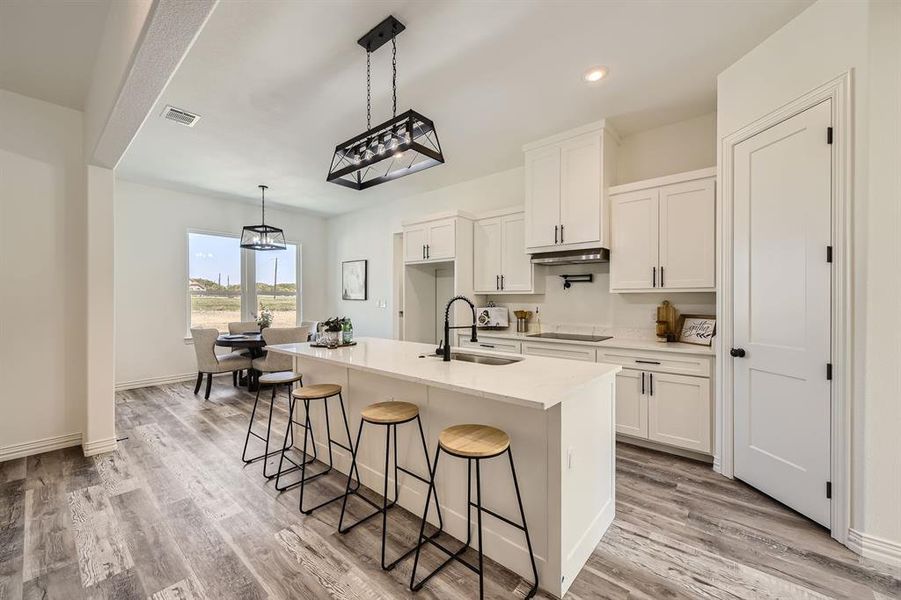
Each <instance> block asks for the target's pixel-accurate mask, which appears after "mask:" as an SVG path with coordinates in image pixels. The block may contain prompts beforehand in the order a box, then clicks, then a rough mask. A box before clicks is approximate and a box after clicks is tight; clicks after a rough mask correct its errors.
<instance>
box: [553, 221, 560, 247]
mask: <svg viewBox="0 0 901 600" xmlns="http://www.w3.org/2000/svg"><path fill="white" fill-rule="evenodd" d="M558 227H559V225H554V243H555V244H557V243H559V242H558V241H557V229H558Z"/></svg>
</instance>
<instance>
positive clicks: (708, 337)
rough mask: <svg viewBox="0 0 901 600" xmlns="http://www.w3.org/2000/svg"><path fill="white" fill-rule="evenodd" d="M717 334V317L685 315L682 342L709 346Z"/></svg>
mask: <svg viewBox="0 0 901 600" xmlns="http://www.w3.org/2000/svg"><path fill="white" fill-rule="evenodd" d="M715 334H716V317H714V316H708V315H683V316H682V334H681V336H680V338H679V341H680V342H685V343H686V344H696V345H698V346H709V345H711V343H712V342H713V336H714V335H715Z"/></svg>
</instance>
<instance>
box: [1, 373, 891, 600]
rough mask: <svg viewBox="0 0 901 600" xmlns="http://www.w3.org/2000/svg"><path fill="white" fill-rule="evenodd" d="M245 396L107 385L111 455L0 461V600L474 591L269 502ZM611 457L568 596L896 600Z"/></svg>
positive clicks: (773, 529) (718, 482)
mask: <svg viewBox="0 0 901 600" xmlns="http://www.w3.org/2000/svg"><path fill="white" fill-rule="evenodd" d="M283 404H284V400H282V405H283ZM251 405H252V396H250V395H249V394H247V393H246V392H243V391H240V390H237V389H234V388H232V387H231V386H230V385H226V383H225V380H224V379H222V380H221V382H220V381H217V385H216V386H214V395H213V396H212V397H211V399H210V401H209V402H204V401H203V400H202V398H201V397H195V396H194V395H193V394H192V385H191V384H190V383H185V384H175V385H169V386H162V387H155V388H145V389H140V390H132V391H128V392H122V393H120V394H118V401H117V409H118V410H117V421H118V432H119V435H120V436H127V438H128V439H127V440H124V441H123V442H121V443H120V445H119V450H118V451H117V452H115V453H112V454H108V455H104V456H99V457H93V458H85V457H83V456H82V455H81V451H80V449H77V448H72V449H69V450H62V451H57V452H49V453H46V454H42V455H39V456H33V457H29V458H27V459H19V460H12V461H8V462H5V463H0V600H6V599H16V600H18V599H20V598H27V599H31V598H51V599H55V598H61V599H62V598H64V599H67V600H68V599H80V598H84V599H95V598H116V599H119V598H152V599H153V600H169V599H173V600H174V599H182V600H188V599H198V598H202V599H209V600H220V599H228V598H241V599H252V598H266V597H269V598H303V599H312V598H349V599H364V598H365V599H374V598H410V597H416V598H422V599H437V598H442V599H444V598H472V597H474V593H475V591H476V590H477V589H478V588H477V586H476V585H475V584H476V582H475V579H474V577H473V575H472V574H471V573H470V572H469V571H467V570H466V569H465V568H463V567H461V566H458V565H452V566H451V567H450V568H448V569H447V570H446V571H445V572H444V573H443V574H442V575H440V576H439V577H437V578H436V579H435V580H433V582H431V583H430V585H429V586H428V587H427V588H426V589H424V590H423V591H421V592H419V593H418V594H416V595H415V596H414V595H413V594H411V593H410V592H409V591H408V590H407V582H408V581H409V569H410V561H406V562H404V563H402V564H401V565H400V566H399V567H398V568H397V569H396V570H395V571H392V572H390V573H386V572H383V571H382V570H381V569H380V568H379V566H378V561H379V558H378V557H379V529H378V527H377V525H378V524H379V521H378V520H372V521H370V522H369V523H368V524H367V525H364V526H361V527H358V528H357V529H354V530H353V531H352V532H350V533H349V534H347V535H340V534H338V533H336V531H335V523H336V522H337V519H338V510H339V508H340V507H339V506H336V505H332V506H330V507H328V508H326V509H323V510H321V511H319V512H316V513H315V514H314V515H312V516H309V517H304V516H302V515H301V514H300V513H299V512H298V510H297V491H296V490H294V491H289V492H286V493H284V494H278V493H277V492H276V491H275V490H274V489H273V485H272V483H271V482H269V483H267V482H266V480H265V479H264V478H263V477H262V476H261V475H260V468H261V465H260V464H259V463H257V464H254V465H251V466H248V467H245V466H243V463H241V461H240V458H239V457H240V452H241V449H242V446H243V443H244V431H245V427H246V424H247V419H248V416H249V413H250V407H251ZM276 421H277V422H278V423H279V424H282V423H284V414H283V412H282V413H279V414H278V415H277V419H276ZM617 454H618V456H617V497H616V498H617V503H616V510H617V516H616V520H615V521H614V523H613V525H612V526H611V528H610V530H609V531H608V532H607V534H606V536H605V537H604V539H603V541H602V542H601V544H600V545H599V546H598V548H597V550H595V552H594V554H593V555H592V557H591V559H590V560H589V562H588V564H587V565H586V567H585V569H584V570H583V571H582V573H581V574H580V576H579V577H578V579H577V580H576V581H575V582H574V584H573V586H572V589H571V590H570V593H569V594H568V596H567V597H568V598H574V599H583V600H587V599H589V598H613V599H625V598H647V599H659V598H667V599H680V598H718V599H720V598H755V599H757V598H853V599H855V600H863V599H874V600H886V599H888V598H901V581H899V579H898V578H897V577H898V576H899V572H898V570H893V569H890V568H888V567H885V566H881V565H879V564H876V563H873V562H869V561H866V560H862V559H860V558H858V557H857V556H856V555H854V554H853V553H851V552H850V551H849V550H847V549H845V548H843V547H842V546H840V545H838V544H836V543H834V542H832V541H831V540H830V539H829V537H828V535H827V533H826V532H825V531H824V530H823V529H821V528H820V527H818V526H815V525H813V524H812V523H811V522H809V521H807V520H806V519H804V518H802V517H800V516H798V515H797V514H795V513H793V512H792V511H790V510H787V509H785V508H784V507H782V506H781V505H779V504H777V503H776V502H773V501H772V500H770V499H769V498H767V497H765V496H763V495H761V494H760V493H758V492H756V491H754V490H752V489H751V488H749V487H747V486H745V485H743V484H741V483H739V482H735V481H729V480H727V479H724V478H722V477H720V476H718V475H716V474H714V473H713V472H712V471H711V470H710V469H709V467H707V466H705V465H701V464H698V463H695V462H692V461H689V460H685V459H681V458H677V457H673V456H668V455H664V454H659V453H655V452H651V451H647V450H642V449H638V448H633V447H630V446H625V445H620V446H619V447H618V449H617ZM338 485H339V482H338V481H335V482H327V485H325V486H312V487H310V488H308V490H315V489H320V491H321V493H334V492H335V490H337V489H339V488H338ZM322 488H329V489H324V490H323V489H322ZM310 500H311V501H312V500H314V498H311V499H310ZM525 501H526V502H528V499H527V498H526V499H525ZM358 504H362V503H359V502H358ZM351 506H352V509H353V511H354V514H356V515H359V514H360V512H362V511H364V510H365V508H364V507H361V506H358V505H351ZM358 511H359V512H358ZM390 527H391V537H390V538H389V539H390V541H391V543H392V548H394V549H396V548H397V547H398V545H399V544H411V543H412V540H413V537H414V536H415V534H416V533H417V532H418V530H417V525H416V519H415V517H414V516H413V515H410V514H409V513H405V512H404V511H402V510H398V511H397V512H395V513H393V514H392V517H391V520H390ZM389 552H390V550H389ZM390 556H391V554H390V553H389V557H390ZM437 558H438V557H437V555H434V554H430V553H427V555H426V558H425V559H424V560H425V561H426V566H427V567H430V566H433V565H434V564H435V561H436V560H437ZM487 579H488V586H487V590H486V591H487V595H488V596H489V597H491V598H510V597H521V596H522V594H523V593H524V591H525V590H526V589H527V587H528V586H527V585H526V583H525V582H523V581H522V580H521V579H520V578H518V577H517V576H515V575H513V574H511V573H510V572H508V571H506V570H504V569H502V568H499V567H497V566H496V565H489V567H488V570H487Z"/></svg>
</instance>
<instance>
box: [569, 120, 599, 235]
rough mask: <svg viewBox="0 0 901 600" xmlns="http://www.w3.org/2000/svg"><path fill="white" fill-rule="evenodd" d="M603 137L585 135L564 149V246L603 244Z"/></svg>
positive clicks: (570, 142)
mask: <svg viewBox="0 0 901 600" xmlns="http://www.w3.org/2000/svg"><path fill="white" fill-rule="evenodd" d="M603 192H604V190H603V189H602V188H601V137H600V136H599V135H585V136H582V137H579V138H576V139H574V140H572V141H569V142H565V143H564V144H562V145H561V147H560V243H561V244H580V243H584V242H596V243H600V241H601V223H602V221H603V220H604V219H603V218H602V215H601V204H602V200H601V199H602V198H603Z"/></svg>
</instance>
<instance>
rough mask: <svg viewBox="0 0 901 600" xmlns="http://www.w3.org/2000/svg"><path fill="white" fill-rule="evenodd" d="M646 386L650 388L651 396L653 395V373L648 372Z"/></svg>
mask: <svg viewBox="0 0 901 600" xmlns="http://www.w3.org/2000/svg"><path fill="white" fill-rule="evenodd" d="M648 386H649V388H650V391H651V395H652V396H653V395H654V374H653V373H648Z"/></svg>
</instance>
